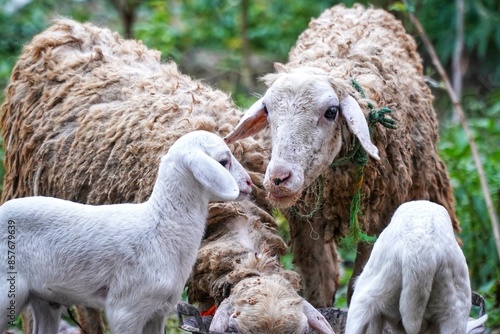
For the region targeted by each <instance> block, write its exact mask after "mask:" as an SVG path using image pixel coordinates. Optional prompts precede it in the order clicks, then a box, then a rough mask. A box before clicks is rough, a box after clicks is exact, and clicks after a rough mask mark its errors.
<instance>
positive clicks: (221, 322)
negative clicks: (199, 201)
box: [187, 201, 334, 334]
mask: <svg viewBox="0 0 500 334" xmlns="http://www.w3.org/2000/svg"><path fill="white" fill-rule="evenodd" d="M218 206H220V210H215V207H214V210H212V211H213V215H212V216H210V217H209V218H210V219H209V222H210V224H209V225H208V227H207V234H206V238H205V240H203V242H202V245H201V247H200V250H199V251H198V259H197V262H196V265H195V266H194V268H193V273H192V277H191V278H190V280H189V282H188V289H187V294H188V297H189V302H190V303H195V302H197V303H199V304H200V309H201V310H202V311H203V310H206V309H207V308H208V307H209V306H212V305H215V304H217V305H218V307H217V310H216V312H215V315H214V318H213V320H212V322H211V325H210V331H211V332H221V333H225V332H228V331H230V330H229V329H230V328H231V329H234V330H236V331H237V332H239V333H241V334H252V333H262V334H264V333H267V334H272V333H280V334H285V333H290V334H291V333H305V332H306V330H307V329H308V328H309V327H311V328H313V329H315V330H316V332H318V333H322V334H333V333H334V331H333V329H332V328H331V326H330V324H329V323H328V322H327V321H326V319H325V318H324V317H323V315H321V313H320V312H319V311H318V310H316V309H315V308H314V307H312V305H311V304H310V303H308V302H307V301H305V300H304V299H303V298H302V297H300V296H299V294H298V291H299V290H300V277H299V275H298V274H297V273H296V272H294V271H291V270H285V269H283V267H282V266H281V264H280V262H279V258H278V256H279V255H281V254H283V253H284V252H285V250H286V248H287V247H286V244H285V243H284V242H283V240H282V239H281V238H280V237H279V236H277V235H276V233H275V228H276V226H275V224H274V220H273V219H272V217H270V216H269V215H268V214H267V213H266V212H265V211H264V210H262V209H260V208H259V207H257V206H256V205H255V204H253V203H251V202H249V201H245V202H240V203H231V204H226V203H220V204H218ZM229 206H232V210H231V209H230V208H229ZM229 292H230V293H229Z"/></svg>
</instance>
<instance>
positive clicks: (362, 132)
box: [340, 95, 380, 160]
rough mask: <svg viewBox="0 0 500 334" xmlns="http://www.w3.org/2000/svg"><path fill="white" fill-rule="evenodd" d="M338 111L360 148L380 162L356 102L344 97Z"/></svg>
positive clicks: (346, 96)
mask: <svg viewBox="0 0 500 334" xmlns="http://www.w3.org/2000/svg"><path fill="white" fill-rule="evenodd" d="M340 110H341V111H342V115H343V116H344V118H345V120H346V122H347V126H348V127H349V130H350V131H351V132H352V133H353V134H354V135H355V136H356V137H358V139H359V141H360V143H361V146H363V148H364V149H365V151H366V152H367V153H368V154H369V155H370V156H371V157H372V158H374V159H376V160H380V157H379V155H378V149H377V147H376V146H375V145H373V143H372V141H371V139H370V131H369V130H368V123H367V122H366V118H365V115H364V114H363V111H362V110H361V107H360V106H359V104H358V102H356V100H355V99H354V98H353V97H352V96H351V95H345V96H344V97H343V98H342V99H341V100H340Z"/></svg>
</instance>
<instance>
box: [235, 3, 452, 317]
mask: <svg viewBox="0 0 500 334" xmlns="http://www.w3.org/2000/svg"><path fill="white" fill-rule="evenodd" d="M275 67H276V70H277V73H273V74H268V75H266V76H265V77H264V81H265V82H266V84H267V85H268V86H269V88H268V89H267V91H266V93H265V94H264V96H263V97H262V98H261V99H259V100H258V101H257V102H255V104H254V105H252V106H251V107H250V108H249V109H248V111H247V112H246V113H245V115H244V117H243V118H242V119H241V121H240V123H239V124H238V126H237V127H236V128H235V129H234V130H233V132H232V133H231V134H230V135H229V136H228V137H226V141H227V142H229V143H231V142H235V141H236V140H238V139H241V138H245V137H248V136H251V135H253V134H255V133H257V132H259V131H260V130H262V129H264V128H265V127H266V126H267V125H269V128H270V131H271V140H272V156H271V160H270V162H269V164H268V167H267V170H266V173H265V178H264V184H265V188H266V189H267V191H268V199H269V200H270V202H271V203H272V204H273V205H275V206H278V207H281V208H286V210H285V214H286V217H287V218H288V222H289V224H290V230H291V235H292V241H291V245H292V248H293V253H294V263H295V264H296V266H297V268H298V270H299V271H300V273H301V276H302V278H303V281H304V284H305V297H306V299H307V300H309V301H310V302H311V303H312V304H313V305H315V306H316V307H325V306H330V305H331V303H332V300H333V299H334V294H335V290H336V284H337V282H336V279H337V277H338V266H337V268H335V267H334V270H333V272H332V269H331V267H330V266H327V265H325V262H332V261H333V262H334V263H338V255H337V252H336V247H335V242H337V241H338V240H339V239H340V238H342V237H343V236H346V235H347V234H348V233H349V230H350V221H351V220H352V222H355V219H354V218H355V217H354V216H355V215H356V210H355V208H356V206H357V205H358V204H360V214H359V215H358V216H359V226H360V228H361V230H363V231H365V232H366V233H368V234H369V235H378V234H379V233H380V232H381V231H382V230H383V229H384V227H385V226H386V225H387V224H388V222H389V221H390V218H391V216H392V214H393V213H394V211H395V210H396V208H397V207H398V206H399V205H400V204H401V203H403V202H407V201H411V200H416V199H426V200H430V201H432V202H436V203H439V204H441V205H443V206H444V207H445V208H446V209H447V210H448V212H449V213H450V216H451V220H452V222H453V228H454V231H455V232H458V231H459V223H458V221H457V218H456V216H455V213H454V208H453V197H452V188H451V185H450V181H449V177H448V174H447V171H446V168H445V166H444V165H443V163H442V161H441V160H440V158H439V156H438V153H437V148H436V142H437V141H438V123H437V120H436V115H435V112H434V109H433V106H432V102H433V96H432V94H431V91H430V89H429V88H428V87H427V86H426V84H425V81H424V76H423V73H422V64H421V59H420V57H419V55H418V53H417V48H416V44H415V41H414V39H413V38H412V37H411V36H410V35H408V34H407V33H406V32H405V30H404V28H403V26H402V24H401V22H399V21H398V20H397V19H396V18H394V16H392V15H391V14H389V13H387V12H386V11H384V10H380V9H373V8H364V7H363V6H361V5H355V6H354V7H353V8H346V7H345V6H343V5H337V6H334V7H332V8H331V9H328V10H326V11H325V12H324V13H323V14H322V15H321V16H320V17H319V18H317V19H314V20H312V21H311V22H310V24H309V28H308V29H307V30H305V31H304V32H303V33H302V34H301V35H300V36H299V39H298V41H297V43H296V44H295V46H294V47H293V48H292V50H291V51H290V54H289V61H288V63H287V64H285V65H282V64H277V65H276V66H275ZM365 96H366V98H365ZM386 107H387V108H390V109H391V110H392V113H391V114H390V117H392V118H393V119H394V120H395V121H397V128H396V129H390V128H385V127H384V126H382V125H381V124H375V125H371V127H372V129H371V131H370V126H368V124H367V122H366V117H368V114H369V112H368V110H367V109H372V108H376V109H379V108H386ZM370 132H371V133H370ZM370 137H371V138H370ZM357 143H360V144H361V147H362V149H361V150H357V149H356V147H358V146H359V145H357ZM363 149H364V150H365V151H366V152H367V153H368V154H369V155H370V156H371V157H372V159H368V161H363V159H358V160H356V159H349V158H347V157H351V156H352V155H353V154H354V153H356V154H359V153H364V152H363ZM353 151H356V152H353ZM361 157H363V155H362V154H361ZM346 160H347V161H346ZM364 164H366V165H364ZM359 165H361V166H363V165H364V167H360V166H359ZM321 181H322V186H323V188H320V190H318V185H321ZM358 190H359V192H357V191H358ZM317 193H319V195H317ZM355 193H356V195H357V194H361V199H360V202H359V201H357V199H356V198H355V199H354V201H353V198H354V195H355ZM321 202H323V203H322V206H321V205H317V203H319V204H321ZM351 204H354V205H353V206H352V208H353V209H352V210H351ZM311 211H312V212H311ZM310 212H311V213H314V215H312V214H311V215H310V216H309V217H308V218H307V219H306V220H307V221H308V222H309V224H307V223H305V222H304V221H303V220H302V219H301V218H300V214H302V215H307V214H308V213H310ZM318 239H319V241H318ZM371 248H372V245H371V244H370V243H366V242H360V243H358V247H357V256H356V260H355V264H354V272H353V277H356V276H357V275H359V273H360V272H361V270H362V268H363V266H364V264H365V263H366V261H367V259H368V257H369V255H370V251H371ZM350 288H351V289H350V291H352V278H351V281H350Z"/></svg>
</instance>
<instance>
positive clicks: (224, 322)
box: [210, 298, 233, 333]
mask: <svg viewBox="0 0 500 334" xmlns="http://www.w3.org/2000/svg"><path fill="white" fill-rule="evenodd" d="M232 312H233V310H232V307H231V302H230V301H229V299H228V298H226V299H224V301H222V303H220V304H219V307H217V310H216V311H215V314H214V317H213V319H212V322H211V323H210V332H218V333H225V332H226V331H227V330H228V328H229V317H230V316H231V313H232Z"/></svg>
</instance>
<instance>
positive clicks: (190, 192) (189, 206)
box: [148, 159, 208, 228]
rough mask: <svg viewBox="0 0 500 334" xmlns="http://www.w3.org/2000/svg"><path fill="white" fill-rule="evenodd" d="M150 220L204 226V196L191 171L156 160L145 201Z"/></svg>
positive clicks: (205, 194) (206, 200)
mask: <svg viewBox="0 0 500 334" xmlns="http://www.w3.org/2000/svg"><path fill="white" fill-rule="evenodd" d="M148 205H149V206H150V208H151V212H152V215H153V216H154V217H153V219H154V220H155V221H156V222H157V224H158V225H159V226H160V225H162V222H166V221H170V222H171V223H169V224H170V225H171V224H172V223H174V224H175V223H176V222H177V223H179V224H182V227H183V228H186V227H188V226H190V225H196V226H197V227H198V225H200V226H199V227H201V226H204V225H205V220H206V216H207V214H208V195H207V193H206V191H205V190H204V189H203V187H202V186H201V184H200V183H199V182H198V181H196V180H195V179H194V177H193V176H192V175H191V173H190V172H189V171H187V170H185V169H182V168H179V167H178V164H176V163H175V162H170V161H169V160H167V159H165V160H162V162H161V163H160V168H159V171H158V176H157V179H156V182H155V185H154V187H153V192H152V193H151V197H150V198H149V200H148Z"/></svg>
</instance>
